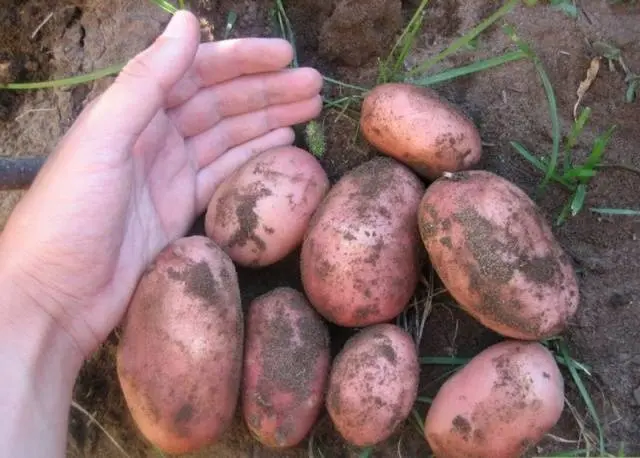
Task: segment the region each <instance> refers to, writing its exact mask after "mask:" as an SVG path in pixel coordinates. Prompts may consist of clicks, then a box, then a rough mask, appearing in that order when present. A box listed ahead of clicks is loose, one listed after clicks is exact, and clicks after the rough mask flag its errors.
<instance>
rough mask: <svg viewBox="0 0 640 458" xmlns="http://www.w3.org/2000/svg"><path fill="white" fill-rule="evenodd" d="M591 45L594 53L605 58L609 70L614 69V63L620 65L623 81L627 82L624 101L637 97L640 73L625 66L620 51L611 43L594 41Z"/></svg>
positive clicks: (639, 86)
mask: <svg viewBox="0 0 640 458" xmlns="http://www.w3.org/2000/svg"><path fill="white" fill-rule="evenodd" d="M592 47H593V50H594V51H595V52H596V54H598V55H599V56H601V57H603V58H605V59H607V62H608V64H609V70H610V71H612V72H614V71H615V64H616V63H617V64H618V65H619V66H620V68H621V69H622V71H623V72H624V75H625V77H624V81H625V83H626V84H627V90H626V91H625V101H626V102H627V103H632V102H634V101H635V100H636V99H637V98H638V93H639V92H640V75H638V74H636V73H634V72H632V71H631V69H630V68H629V67H628V66H627V64H626V63H625V60H624V58H623V56H622V51H620V49H618V48H617V47H615V46H613V45H612V44H610V43H606V42H603V41H596V42H594V43H593V44H592Z"/></svg>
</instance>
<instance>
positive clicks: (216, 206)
mask: <svg viewBox="0 0 640 458" xmlns="http://www.w3.org/2000/svg"><path fill="white" fill-rule="evenodd" d="M328 189H329V180H328V178H327V176H326V174H325V172H324V170H323V169H322V167H321V165H320V163H319V162H318V161H317V160H316V158H315V157H313V155H311V154H310V153H308V152H307V151H304V150H302V149H300V148H296V147H294V146H283V147H278V148H273V149H270V150H268V151H265V152H263V153H261V154H259V155H258V156H257V157H255V158H253V159H252V160H250V161H248V162H247V163H246V164H245V165H243V166H242V167H241V168H239V169H238V170H237V171H236V172H235V173H234V174H232V175H231V176H230V177H229V178H227V179H226V180H225V181H224V182H223V183H222V184H221V185H220V186H219V187H218V188H217V189H216V191H215V193H214V195H213V198H212V199H211V201H210V203H209V205H208V208H207V212H206V217H205V230H206V234H207V236H209V237H210V238H211V239H212V240H213V241H215V242H216V243H217V244H218V245H220V247H221V248H222V249H223V250H224V251H225V252H226V253H227V254H228V255H229V256H230V257H231V259H233V261H235V262H236V263H238V264H239V265H242V266H250V267H263V266H267V265H270V264H273V263H275V262H277V261H279V260H281V259H282V258H284V257H285V256H286V255H288V254H289V253H291V252H292V251H293V250H294V249H295V248H297V247H298V246H299V245H300V244H301V243H302V237H303V235H304V232H305V230H306V229H307V225H308V223H309V220H310V219H311V215H312V213H313V212H314V211H315V209H316V207H317V206H318V205H319V204H320V201H321V200H322V198H323V197H324V195H325V194H326V192H327V190H328Z"/></svg>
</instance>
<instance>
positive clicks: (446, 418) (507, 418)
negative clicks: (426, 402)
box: [425, 340, 564, 458]
mask: <svg viewBox="0 0 640 458" xmlns="http://www.w3.org/2000/svg"><path fill="white" fill-rule="evenodd" d="M563 406H564V382H563V379H562V374H560V371H559V370H558V366H557V365H556V362H555V360H554V358H553V355H552V354H551V353H550V352H549V350H547V349H546V348H545V347H544V346H542V345H541V344H539V343H537V342H525V341H514V340H508V341H505V342H501V343H499V344H496V345H493V346H491V347H489V348H487V349H486V350H484V351H483V352H481V353H479V354H478V355H477V356H476V357H475V358H473V359H472V360H471V361H470V362H469V363H468V364H467V365H466V366H465V367H463V368H462V369H461V370H460V371H459V372H458V373H456V374H455V375H453V376H452V377H451V378H450V379H449V380H447V381H446V382H445V383H444V385H443V386H442V388H440V391H439V392H438V394H437V395H436V397H435V399H434V400H433V403H432V404H431V407H430V408H429V412H428V413H427V418H426V420H425V437H426V439H427V441H428V442H429V445H430V447H431V449H432V451H433V453H434V454H435V455H436V456H437V457H438V458H469V457H471V458H517V457H519V456H522V454H523V453H524V452H525V451H526V449H527V448H529V447H530V446H532V445H534V444H536V443H537V442H538V441H540V439H542V437H543V436H544V434H545V433H546V432H548V431H549V430H550V429H551V428H552V427H553V426H554V425H555V424H556V423H557V421H558V420H559V419H560V415H561V414H562V409H563Z"/></svg>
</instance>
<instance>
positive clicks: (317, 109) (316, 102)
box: [311, 95, 322, 118]
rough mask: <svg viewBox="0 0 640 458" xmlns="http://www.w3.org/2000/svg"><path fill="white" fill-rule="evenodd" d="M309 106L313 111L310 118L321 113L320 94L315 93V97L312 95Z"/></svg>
mask: <svg viewBox="0 0 640 458" xmlns="http://www.w3.org/2000/svg"><path fill="white" fill-rule="evenodd" d="M311 106H312V113H313V115H312V118H315V117H317V116H320V113H322V96H321V95H316V96H315V97H313V99H312V100H311Z"/></svg>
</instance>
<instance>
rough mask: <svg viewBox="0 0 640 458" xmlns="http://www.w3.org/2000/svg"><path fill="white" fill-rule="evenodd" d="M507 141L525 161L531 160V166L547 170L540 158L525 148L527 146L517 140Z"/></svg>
mask: <svg viewBox="0 0 640 458" xmlns="http://www.w3.org/2000/svg"><path fill="white" fill-rule="evenodd" d="M509 143H511V146H513V148H514V149H515V150H516V151H517V152H518V153H520V155H522V157H524V158H525V159H526V160H527V161H529V162H531V164H532V165H533V166H535V167H536V168H537V169H538V170H541V171H543V172H544V171H546V170H547V165H546V164H545V163H543V162H542V161H541V160H540V159H538V158H537V157H535V156H534V155H533V154H531V153H530V152H529V151H528V150H527V148H525V147H524V146H522V144H520V143H518V142H509Z"/></svg>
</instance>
